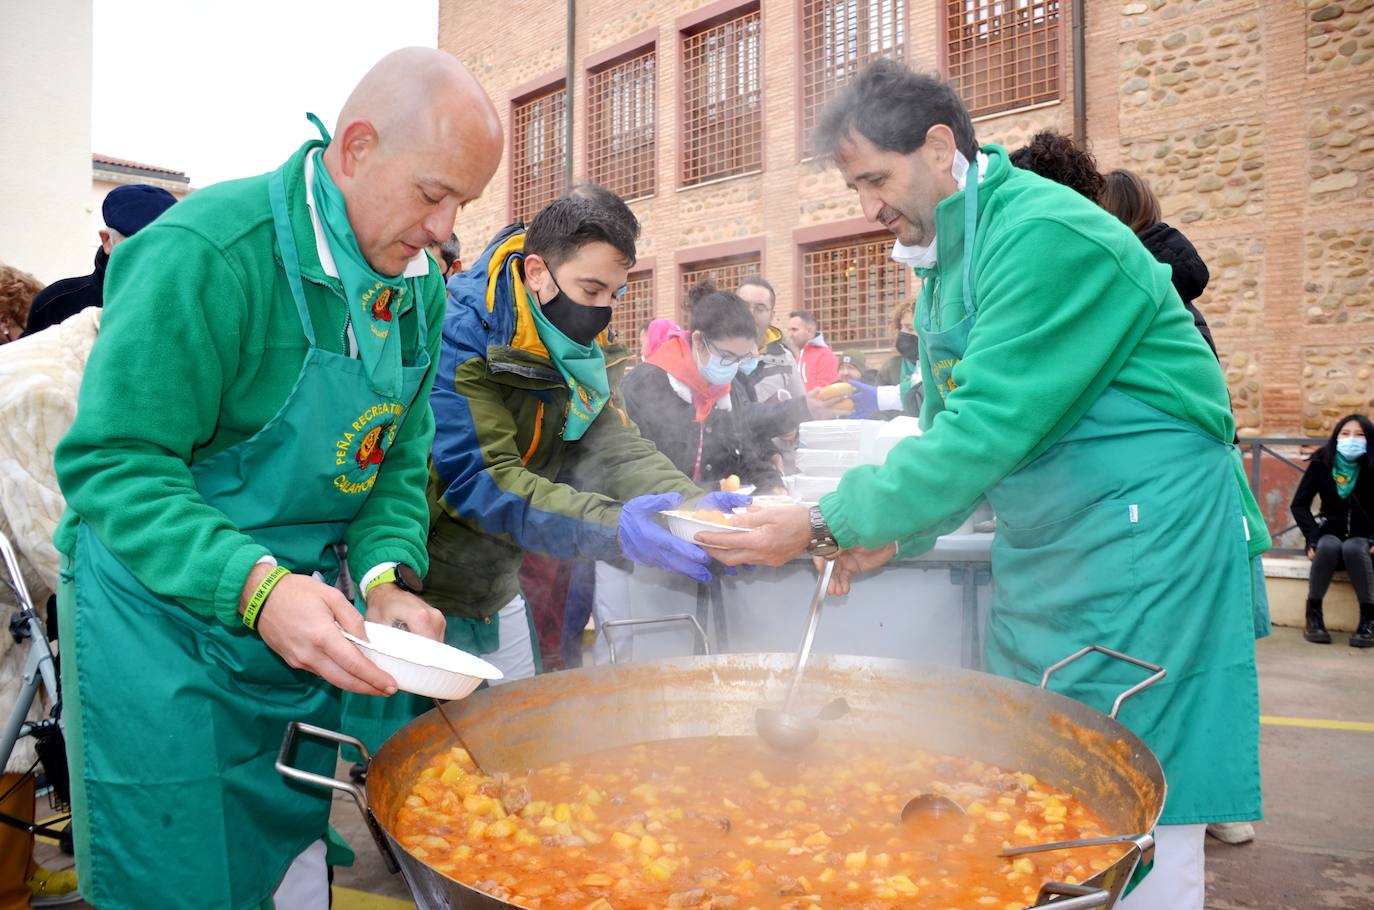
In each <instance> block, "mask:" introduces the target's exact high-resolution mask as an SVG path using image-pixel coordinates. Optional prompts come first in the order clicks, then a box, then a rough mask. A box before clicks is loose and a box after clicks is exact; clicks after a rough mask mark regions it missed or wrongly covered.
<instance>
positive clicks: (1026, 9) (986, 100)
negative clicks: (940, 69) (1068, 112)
mask: <svg viewBox="0 0 1374 910" xmlns="http://www.w3.org/2000/svg"><path fill="white" fill-rule="evenodd" d="M1061 31H1062V22H1061V20H1060V15H1059V0H945V40H946V47H947V54H946V63H947V67H946V72H947V73H948V75H949V78H950V81H952V82H953V83H954V84H955V86H957V87H958V89H959V94H960V95H961V96H962V97H963V99H964V104H966V105H968V109H969V113H971V114H973V115H974V116H978V115H981V114H992V113H996V112H998V111H1005V110H1011V109H1012V108H1017V107H1025V106H1027V105H1031V104H1039V103H1041V102H1044V101H1054V100H1056V99H1058V98H1059V88H1060V86H1059V83H1060V77H1059V71H1060V65H1059V64H1060V58H1061V53H1060V37H1061V35H1060V32H1061Z"/></svg>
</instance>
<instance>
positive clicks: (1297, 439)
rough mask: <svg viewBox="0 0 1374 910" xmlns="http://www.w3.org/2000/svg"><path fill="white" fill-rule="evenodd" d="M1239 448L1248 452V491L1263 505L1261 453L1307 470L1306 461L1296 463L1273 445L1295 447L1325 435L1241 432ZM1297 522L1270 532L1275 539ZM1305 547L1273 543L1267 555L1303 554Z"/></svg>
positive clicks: (1322, 439)
mask: <svg viewBox="0 0 1374 910" xmlns="http://www.w3.org/2000/svg"><path fill="white" fill-rule="evenodd" d="M1239 444H1240V448H1241V451H1242V452H1247V453H1249V455H1250V492H1251V493H1252V494H1254V497H1255V501H1256V502H1258V503H1261V506H1262V505H1263V500H1262V499H1261V498H1260V491H1261V490H1262V489H1263V485H1262V480H1263V477H1264V456H1265V455H1266V454H1267V455H1269V456H1271V457H1272V458H1274V459H1275V460H1277V461H1279V462H1280V463H1282V464H1284V465H1287V466H1288V467H1290V468H1292V469H1293V470H1294V471H1297V472H1298V473H1299V474H1303V473H1305V472H1306V471H1307V465H1305V464H1299V463H1298V462H1296V461H1293V460H1292V459H1290V458H1288V457H1287V456H1286V455H1284V454H1283V453H1282V452H1278V451H1275V448H1274V447H1275V446H1285V447H1290V448H1291V447H1297V446H1320V445H1325V444H1326V437H1325V436H1321V437H1315V438H1314V437H1311V436H1242V437H1240V439H1239ZM1297 527H1298V526H1297V524H1296V523H1294V524H1289V525H1288V526H1287V527H1284V528H1281V529H1279V530H1275V529H1273V528H1270V529H1269V534H1270V536H1271V537H1273V538H1274V540H1275V541H1276V542H1277V541H1278V539H1279V538H1280V537H1282V536H1283V535H1285V534H1287V533H1288V532H1289V531H1293V530H1296V529H1297ZM1306 552H1307V551H1306V550H1305V549H1304V548H1302V547H1280V546H1275V547H1274V548H1273V549H1271V550H1270V551H1269V553H1268V555H1270V556H1302V555H1304V554H1305V553H1306Z"/></svg>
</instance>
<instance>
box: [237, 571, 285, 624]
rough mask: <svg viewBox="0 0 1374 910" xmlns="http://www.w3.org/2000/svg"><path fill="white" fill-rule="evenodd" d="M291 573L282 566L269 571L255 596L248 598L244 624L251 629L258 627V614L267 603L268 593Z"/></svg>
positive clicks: (244, 610) (254, 593)
mask: <svg viewBox="0 0 1374 910" xmlns="http://www.w3.org/2000/svg"><path fill="white" fill-rule="evenodd" d="M290 574H291V573H290V572H289V571H288V570H286V569H283V568H282V567H281V566H277V567H276V568H275V569H273V570H272V571H271V572H268V573H267V577H266V578H264V579H263V580H262V584H260V585H258V588H257V590H256V591H254V592H253V596H252V597H250V598H248V606H246V607H244V608H243V624H244V625H245V626H247V627H248V628H250V629H257V627H258V614H259V613H261V612H262V606H263V604H265V603H267V595H269V594H271V593H272V589H273V588H275V587H276V586H277V582H279V581H281V580H282V579H283V578H285V577H286V576H288V575H290Z"/></svg>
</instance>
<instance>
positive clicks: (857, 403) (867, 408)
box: [845, 379, 878, 420]
mask: <svg viewBox="0 0 1374 910" xmlns="http://www.w3.org/2000/svg"><path fill="white" fill-rule="evenodd" d="M845 381H846V382H848V383H849V384H850V385H852V386H853V387H854V394H853V395H850V396H849V400H850V401H852V402H854V413H853V414H850V415H849V416H850V418H851V419H853V420H863V419H864V418H866V417H868V416H870V415H871V414H874V413H875V412H876V411H877V410H878V389H877V387H876V386H871V385H866V384H864V383H862V382H855V381H854V380H852V379H846V380H845Z"/></svg>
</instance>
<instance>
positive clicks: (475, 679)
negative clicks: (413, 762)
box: [340, 622, 502, 700]
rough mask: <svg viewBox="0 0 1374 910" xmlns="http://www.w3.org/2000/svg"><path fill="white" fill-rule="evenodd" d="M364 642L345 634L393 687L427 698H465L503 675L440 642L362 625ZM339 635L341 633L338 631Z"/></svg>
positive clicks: (420, 636)
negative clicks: (389, 675) (390, 678)
mask: <svg viewBox="0 0 1374 910" xmlns="http://www.w3.org/2000/svg"><path fill="white" fill-rule="evenodd" d="M363 627H364V628H365V629H366V631H367V641H363V640H362V639H361V638H358V637H357V636H355V635H350V634H349V633H347V632H344V633H343V634H344V637H345V638H347V639H348V640H349V641H351V642H353V644H355V645H357V646H358V650H360V651H362V652H363V656H364V657H366V658H367V659H368V660H370V661H372V662H373V663H374V664H376V665H377V666H379V667H381V668H382V669H383V670H385V671H386V672H388V673H390V674H391V677H392V679H394V680H396V687H397V688H399V689H404V690H405V691H407V692H411V693H413V694H415V695H423V696H426V697H429V698H444V699H450V700H451V699H458V698H467V697H468V696H469V695H471V694H472V692H473V690H474V689H476V688H477V687H478V686H480V685H481V684H482V681H483V680H486V679H500V678H501V677H502V673H501V671H500V670H498V669H497V668H496V667H494V666H492V665H491V664H489V663H487V662H486V661H485V660H483V659H482V658H480V657H478V656H477V655H475V654H469V653H468V652H466V651H460V650H458V649H457V648H455V647H453V646H451V645H446V644H444V643H443V642H441V641H434V640H432V639H429V638H425V637H424V636H423V635H416V634H415V633H414V632H407V631H405V630H404V629H393V628H392V627H390V626H383V625H380V624H379V623H375V622H365V623H363ZM340 631H342V630H340Z"/></svg>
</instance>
